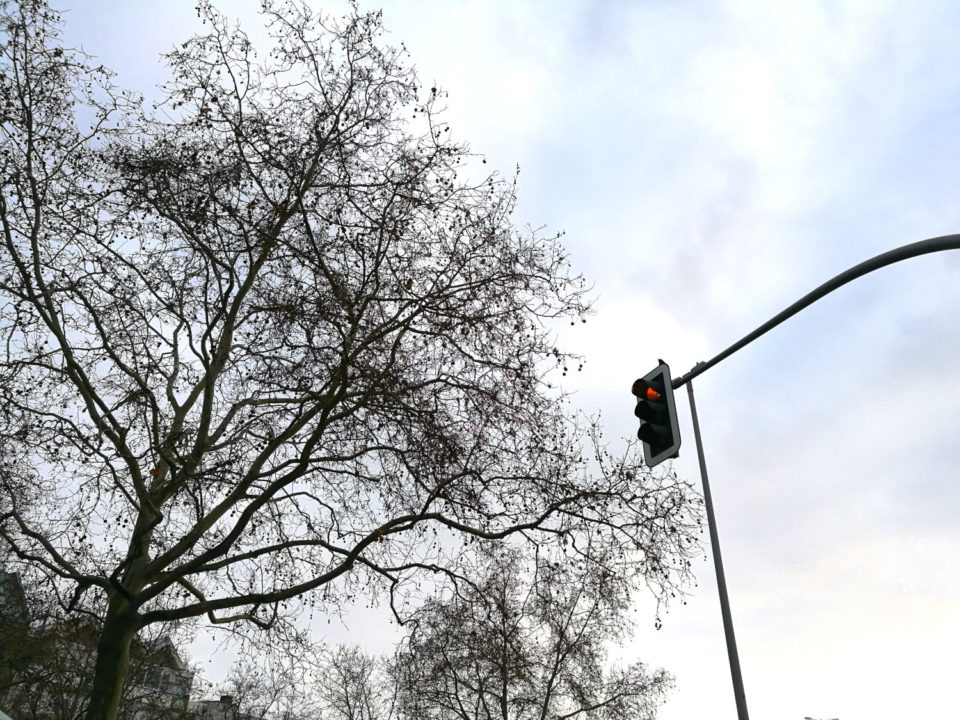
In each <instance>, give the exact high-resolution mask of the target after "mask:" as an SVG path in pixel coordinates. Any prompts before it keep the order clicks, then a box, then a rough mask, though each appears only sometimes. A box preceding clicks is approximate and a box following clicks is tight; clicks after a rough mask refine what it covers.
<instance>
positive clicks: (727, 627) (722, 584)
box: [687, 380, 750, 720]
mask: <svg viewBox="0 0 960 720" xmlns="http://www.w3.org/2000/svg"><path fill="white" fill-rule="evenodd" d="M687 395H689V396H690V416H691V417H692V418H693V437H694V440H696V443H697V458H699V460H700V480H701V481H702V482H703V502H704V504H705V505H706V506H707V525H708V527H709V529H710V547H711V549H712V550H713V567H714V569H715V570H716V573H717V592H719V593H720V614H721V615H722V616H723V634H724V637H726V639H727V657H728V659H729V660H730V675H731V677H732V679H733V696H734V698H735V699H736V701H737V719H738V720H749V718H750V716H749V715H748V714H747V695H746V693H745V692H744V690H743V676H742V675H741V674H740V655H739V654H738V653H737V638H736V636H735V635H734V633H733V616H732V615H731V614H730V599H729V598H728V597H727V578H726V576H725V575H724V573H723V558H722V557H721V556H720V536H719V535H718V533H717V520H716V517H715V516H714V514H713V497H712V496H711V495H710V481H709V480H708V479H707V461H706V459H705V458H704V457H703V443H702V442H701V441H700V422H699V421H698V420H697V402H696V400H694V398H693V382H692V381H691V380H688V381H687Z"/></svg>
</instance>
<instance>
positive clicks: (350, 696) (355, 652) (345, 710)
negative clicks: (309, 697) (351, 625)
mask: <svg viewBox="0 0 960 720" xmlns="http://www.w3.org/2000/svg"><path fill="white" fill-rule="evenodd" d="M316 683H317V688H318V691H319V695H320V697H321V698H322V701H323V705H324V709H325V715H324V716H325V717H326V718H328V719H329V720H391V719H392V718H393V717H394V716H395V714H394V708H395V705H396V697H397V692H396V690H397V689H396V686H395V684H394V680H393V678H391V677H390V675H389V673H388V666H387V663H386V662H385V661H384V659H383V658H382V657H378V656H375V655H370V654H368V653H365V652H363V651H362V650H360V649H359V648H356V647H350V646H346V645H341V646H339V647H337V648H336V649H335V650H333V651H332V652H329V653H328V654H327V658H326V662H325V664H324V670H323V672H321V673H319V674H318V675H317V677H316Z"/></svg>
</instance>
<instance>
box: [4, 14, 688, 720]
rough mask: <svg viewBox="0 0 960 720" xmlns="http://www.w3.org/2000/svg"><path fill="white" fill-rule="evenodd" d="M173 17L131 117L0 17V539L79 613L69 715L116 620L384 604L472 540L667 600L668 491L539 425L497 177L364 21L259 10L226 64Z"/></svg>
mask: <svg viewBox="0 0 960 720" xmlns="http://www.w3.org/2000/svg"><path fill="white" fill-rule="evenodd" d="M198 11H199V14H200V16H201V17H202V19H203V20H204V22H205V23H206V26H207V28H208V31H207V32H206V34H203V35H199V36H197V37H194V38H192V39H190V40H189V41H187V42H186V43H183V44H182V45H179V46H178V47H176V49H174V50H173V51H171V52H170V53H169V54H168V55H167V61H168V63H169V65H170V67H171V70H172V80H171V82H170V84H169V85H168V86H167V88H166V99H165V100H164V101H163V102H162V103H161V105H160V106H159V107H158V108H156V109H155V110H147V109H144V108H143V107H142V104H141V103H140V102H139V101H138V100H137V99H136V98H134V97H133V96H131V95H129V94H124V93H120V92H118V91H116V90H114V88H113V87H112V85H111V81H110V75H109V73H108V72H107V71H106V70H105V69H104V68H102V67H95V66H93V65H92V64H91V62H90V60H89V58H87V57H86V56H84V55H83V54H82V53H80V52H78V51H76V50H72V49H70V48H66V47H63V45H62V44H61V42H60V40H59V35H58V32H59V17H58V15H57V13H55V12H54V11H52V10H51V9H50V8H49V7H48V6H47V5H46V3H45V2H44V1H43V0H22V1H21V2H11V1H9V0H7V1H5V2H0V186H2V193H0V332H2V336H3V342H2V344H0V447H2V449H3V452H4V453H5V454H6V457H7V458H8V460H9V462H8V463H6V464H5V465H4V467H3V469H2V471H0V491H2V492H3V493H5V494H6V495H7V497H6V498H5V500H6V503H5V504H4V505H2V506H0V507H2V509H0V543H2V544H4V545H6V547H7V548H9V549H10V551H11V552H12V553H13V555H14V556H15V557H16V558H18V560H19V561H20V562H23V563H28V564H30V565H32V566H33V567H36V568H37V569H38V570H42V571H43V572H45V573H46V574H47V576H48V577H49V578H51V579H52V580H53V581H55V582H57V583H59V587H61V588H62V592H63V593H64V597H66V598H68V599H69V601H68V603H67V605H68V606H69V607H74V608H76V607H79V606H81V605H82V604H83V603H84V602H88V603H91V604H92V605H95V606H98V607H103V609H104V611H103V623H102V625H101V626H100V634H99V637H98V639H97V657H96V663H95V668H94V678H93V682H92V690H91V692H90V699H89V708H88V711H87V717H88V718H90V719H91V720H105V719H109V720H113V719H114V718H115V717H116V716H117V712H118V707H119V703H120V701H121V696H122V689H123V686H124V681H125V678H126V677H127V673H128V668H129V663H130V648H131V644H132V642H133V640H134V638H135V636H136V635H137V634H138V633H139V632H140V631H141V630H143V629H144V628H146V627H148V626H151V625H153V624H156V623H160V622H177V621H182V620H187V619H191V618H198V617H206V618H207V620H209V621H210V622H213V623H228V624H235V623H241V622H243V623H247V624H249V625H254V626H259V627H270V626H271V625H276V624H277V623H281V622H284V621H285V619H286V618H289V617H293V616H295V615H296V613H297V612H298V611H300V610H301V609H302V608H303V607H305V606H309V607H310V608H316V609H318V611H320V612H324V611H335V610H336V609H337V607H339V606H340V605H342V604H343V603H344V602H348V601H349V600H350V599H351V598H352V597H353V596H354V595H355V594H356V593H357V592H361V591H364V592H370V593H373V594H377V593H383V596H384V597H389V598H390V599H391V602H393V603H394V604H395V607H396V609H397V611H398V612H399V611H400V608H401V607H402V603H403V600H404V598H405V597H406V596H407V590H408V589H409V588H415V582H416V578H418V577H422V576H424V575H431V574H438V573H439V574H441V575H445V576H448V577H450V578H457V577H458V576H459V575H460V570H459V568H460V564H461V559H462V558H463V557H465V556H466V555H467V553H465V551H464V548H465V547H467V546H469V545H471V544H472V543H474V542H478V541H483V542H495V541H500V540H503V539H506V538H511V537H516V538H517V539H520V538H522V539H523V540H524V541H525V542H527V543H529V545H528V547H532V546H533V545H536V544H544V543H547V544H549V543H559V542H561V541H566V542H568V543H569V544H570V545H569V546H570V547H571V548H576V549H577V550H578V551H580V552H581V553H582V554H583V557H584V561H585V562H586V563H587V565H588V566H589V565H590V564H591V563H592V562H593V559H592V558H591V553H592V552H593V548H597V547H600V546H601V545H603V546H605V547H609V548H618V549H619V551H620V555H619V557H617V558H615V559H614V562H615V563H617V565H618V567H617V571H618V572H622V573H626V574H629V575H630V576H631V577H633V578H635V579H636V581H637V582H640V581H646V582H647V583H649V584H651V585H652V586H653V587H654V588H655V590H656V591H657V592H658V593H659V594H661V595H662V594H663V593H666V592H669V591H671V589H672V588H674V587H675V586H676V584H677V583H679V582H681V581H682V579H683V578H684V576H685V575H686V573H687V563H688V561H687V557H688V555H689V552H690V549H691V545H692V543H693V539H692V533H693V532H694V530H695V528H696V526H697V518H696V517H695V515H696V512H695V507H694V503H693V501H692V500H691V495H690V493H689V489H688V487H687V486H686V485H685V484H683V483H680V482H678V481H677V480H676V479H675V478H674V477H672V476H669V475H661V476H656V477H654V476H653V475H651V474H649V473H647V472H646V471H644V470H643V469H642V468H641V467H640V463H639V461H638V460H637V457H636V454H635V453H634V452H633V451H632V450H630V451H628V452H627V454H626V455H625V456H623V457H618V458H614V457H611V456H610V455H608V454H606V451H605V449H604V447H603V445H602V442H601V440H600V436H599V431H598V430H597V429H596V428H590V427H589V426H586V425H584V424H582V423H578V422H577V421H576V420H575V419H573V418H572V417H571V416H570V414H569V413H567V412H566V411H565V409H564V405H563V399H562V396H561V395H560V393H559V392H558V391H557V390H556V389H555V388H553V387H552V386H551V382H550V377H551V376H550V374H549V373H548V370H549V368H550V367H553V366H556V367H557V369H558V370H559V368H564V372H566V368H568V367H571V366H572V365H573V364H575V363H578V362H579V360H578V358H576V357H573V356H570V355H567V354H565V353H563V352H562V351H560V350H559V349H558V348H557V347H556V346H555V343H554V341H553V339H552V336H551V334H550V332H549V330H548V328H549V322H550V321H551V320H553V319H558V318H562V319H565V320H569V321H570V322H576V321H578V320H579V319H581V318H582V317H583V316H584V314H585V313H586V312H587V311H588V302H587V299H586V297H585V295H584V289H583V281H582V279H581V278H579V277H578V276H575V275H572V274H571V273H570V271H569V269H568V268H569V265H568V262H567V259H566V255H565V253H564V252H563V250H562V248H561V247H560V245H559V244H558V242H557V241H556V238H550V237H542V236H540V235H538V234H537V233H534V232H529V231H523V230H520V229H518V228H517V227H515V226H514V224H513V223H512V221H511V214H512V212H513V209H514V205H515V189H514V185H513V184H512V183H511V182H506V181H503V180H501V179H499V178H498V177H496V176H491V177H489V178H487V179H485V180H483V181H482V182H480V183H478V184H470V183H468V182H466V181H465V180H464V179H463V178H462V177H461V174H462V173H463V172H464V169H463V168H464V163H465V161H466V159H467V157H468V155H467V151H466V149H465V148H464V147H462V146H459V145H457V144H456V143H453V142H451V141H450V140H449V133H448V128H447V127H446V126H445V125H444V124H443V123H442V122H441V121H440V119H439V117H438V115H437V111H438V109H439V107H440V104H441V93H440V92H438V91H437V89H436V88H425V87H421V86H420V85H419V83H418V82H417V79H416V77H415V75H414V74H413V72H412V70H410V69H409V68H408V67H407V66H406V65H405V64H404V63H405V59H404V54H403V53H402V52H400V51H396V50H392V49H388V48H384V47H382V46H381V44H380V41H379V40H378V38H379V36H380V34H381V32H382V30H381V26H380V16H379V14H377V13H371V14H360V13H357V12H356V11H354V12H353V13H351V14H348V15H347V16H344V17H343V18H342V19H339V20H333V19H330V18H325V17H321V16H317V15H315V14H313V13H312V11H310V10H309V8H308V7H306V5H299V4H293V3H287V2H273V1H271V0H267V1H266V3H265V7H264V9H263V14H264V17H265V19H266V22H267V24H268V26H269V29H270V32H271V33H272V37H273V39H274V46H273V48H272V49H270V50H269V52H268V53H267V54H266V55H263V56H260V57H258V56H257V55H256V53H255V51H254V48H253V47H252V45H251V43H250V41H249V40H248V38H247V36H246V35H245V34H244V33H243V32H242V31H241V30H240V29H239V28H237V27H235V26H234V25H232V24H231V23H229V22H228V21H227V20H226V19H224V18H223V17H222V16H221V15H219V14H218V13H217V12H216V11H215V10H214V9H213V8H212V7H211V6H210V5H209V4H208V3H207V2H205V1H204V0H201V1H200V5H199V8H198ZM27 491H28V494H30V495H31V496H32V497H36V498H42V502H39V503H29V502H23V501H22V500H21V498H22V497H24V496H25V492H27ZM587 537H590V538H591V539H592V541H591V542H589V543H588V542H586V541H585V538H587ZM605 557H606V559H607V560H609V559H610V558H609V555H607V556H605Z"/></svg>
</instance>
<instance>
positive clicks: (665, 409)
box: [632, 360, 680, 467]
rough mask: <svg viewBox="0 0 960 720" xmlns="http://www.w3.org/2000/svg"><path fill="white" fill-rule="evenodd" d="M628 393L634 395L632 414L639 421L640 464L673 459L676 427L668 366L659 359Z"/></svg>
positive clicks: (677, 440) (676, 446)
mask: <svg viewBox="0 0 960 720" xmlns="http://www.w3.org/2000/svg"><path fill="white" fill-rule="evenodd" d="M632 392H633V394H634V395H636V396H637V407H636V409H634V411H633V414H634V415H636V416H637V417H638V418H640V429H639V430H638V431H637V438H639V439H640V440H642V441H643V461H644V462H645V463H646V464H647V467H653V466H654V465H659V464H660V463H662V462H663V461H664V460H666V459H668V458H673V457H676V456H677V455H678V452H679V450H680V427H679V425H678V423H677V406H676V405H675V404H674V402H673V386H672V385H671V384H670V366H668V365H667V364H666V363H665V362H663V361H662V360H661V361H660V364H659V365H657V367H655V368H654V369H653V370H651V371H650V372H648V373H647V374H646V375H644V376H643V377H642V378H640V379H638V380H635V381H634V383H633V388H632Z"/></svg>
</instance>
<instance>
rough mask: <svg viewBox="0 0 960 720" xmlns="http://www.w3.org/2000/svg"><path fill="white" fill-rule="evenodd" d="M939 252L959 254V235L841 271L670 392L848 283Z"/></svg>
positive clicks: (907, 247) (679, 380) (891, 252)
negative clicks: (949, 251) (899, 263)
mask: <svg viewBox="0 0 960 720" xmlns="http://www.w3.org/2000/svg"><path fill="white" fill-rule="evenodd" d="M942 250H960V235H942V236H940V237H935V238H930V239H929V240H921V241H920V242H915V243H911V244H909V245H904V246H903V247H898V248H895V249H893V250H889V251H887V252H885V253H881V254H880V255H877V256H876V257H873V258H870V259H869V260H866V261H864V262H862V263H860V264H859V265H854V266H853V267H852V268H850V269H849V270H844V271H843V272H842V273H840V274H839V275H837V276H836V277H835V278H833V279H831V280H828V281H827V282H825V283H824V284H823V285H821V286H820V287H818V288H817V289H816V290H814V291H813V292H810V293H807V294H806V295H804V296H803V297H802V298H800V299H799V300H797V301H796V302H795V303H794V304H793V305H791V306H790V307H788V308H787V309H786V310H784V311H783V312H781V313H780V314H779V315H775V316H774V317H772V318H771V319H770V320H767V322H765V323H764V324H763V325H761V326H760V327H758V328H757V329H756V330H754V331H753V332H752V333H750V334H749V335H747V336H746V337H744V338H743V339H741V340H738V341H737V342H735V343H734V344H733V345H731V346H730V347H728V348H727V349H726V350H724V351H723V352H722V353H720V354H719V355H717V356H715V357H713V358H711V359H710V360H707V361H706V362H702V363H697V364H696V365H695V366H694V367H693V369H692V370H691V371H690V372H688V373H687V374H686V375H683V376H681V377H678V378H676V379H675V380H674V381H673V389H674V390H676V389H677V388H679V387H682V386H683V385H685V384H686V383H688V382H690V381H691V380H693V378H695V377H696V376H697V375H699V374H700V373H702V372H704V371H706V370H709V369H710V368H712V367H713V366H714V365H716V364H717V363H718V362H720V361H721V360H724V359H726V358H728V357H730V356H731V355H733V354H734V353H735V352H736V351H737V350H739V349H740V348H742V347H744V346H745V345H749V344H750V343H752V342H753V341H754V340H756V339H757V338H758V337H760V336H761V335H763V334H764V333H766V332H768V331H770V330H772V329H773V328H775V327H776V326H777V325H779V324H780V323H782V322H783V321H784V320H786V319H787V318H790V317H793V316H794V315H796V314H797V313H798V312H800V311H801V310H803V309H804V308H805V307H807V306H808V305H812V304H813V303H815V302H816V301H817V300H819V299H820V298H822V297H823V296H824V295H827V294H828V293H831V292H833V291H834V290H836V289H837V288H838V287H841V286H842V285H846V284H847V283H848V282H850V281H851V280H856V279H857V278H858V277H861V276H863V275H866V274H867V273H869V272H873V271H874V270H879V269H880V268H882V267H886V266H887V265H892V264H893V263H895V262H900V261H901V260H907V259H909V258H912V257H917V256H918V255H927V254H929V253H935V252H940V251H942Z"/></svg>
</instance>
